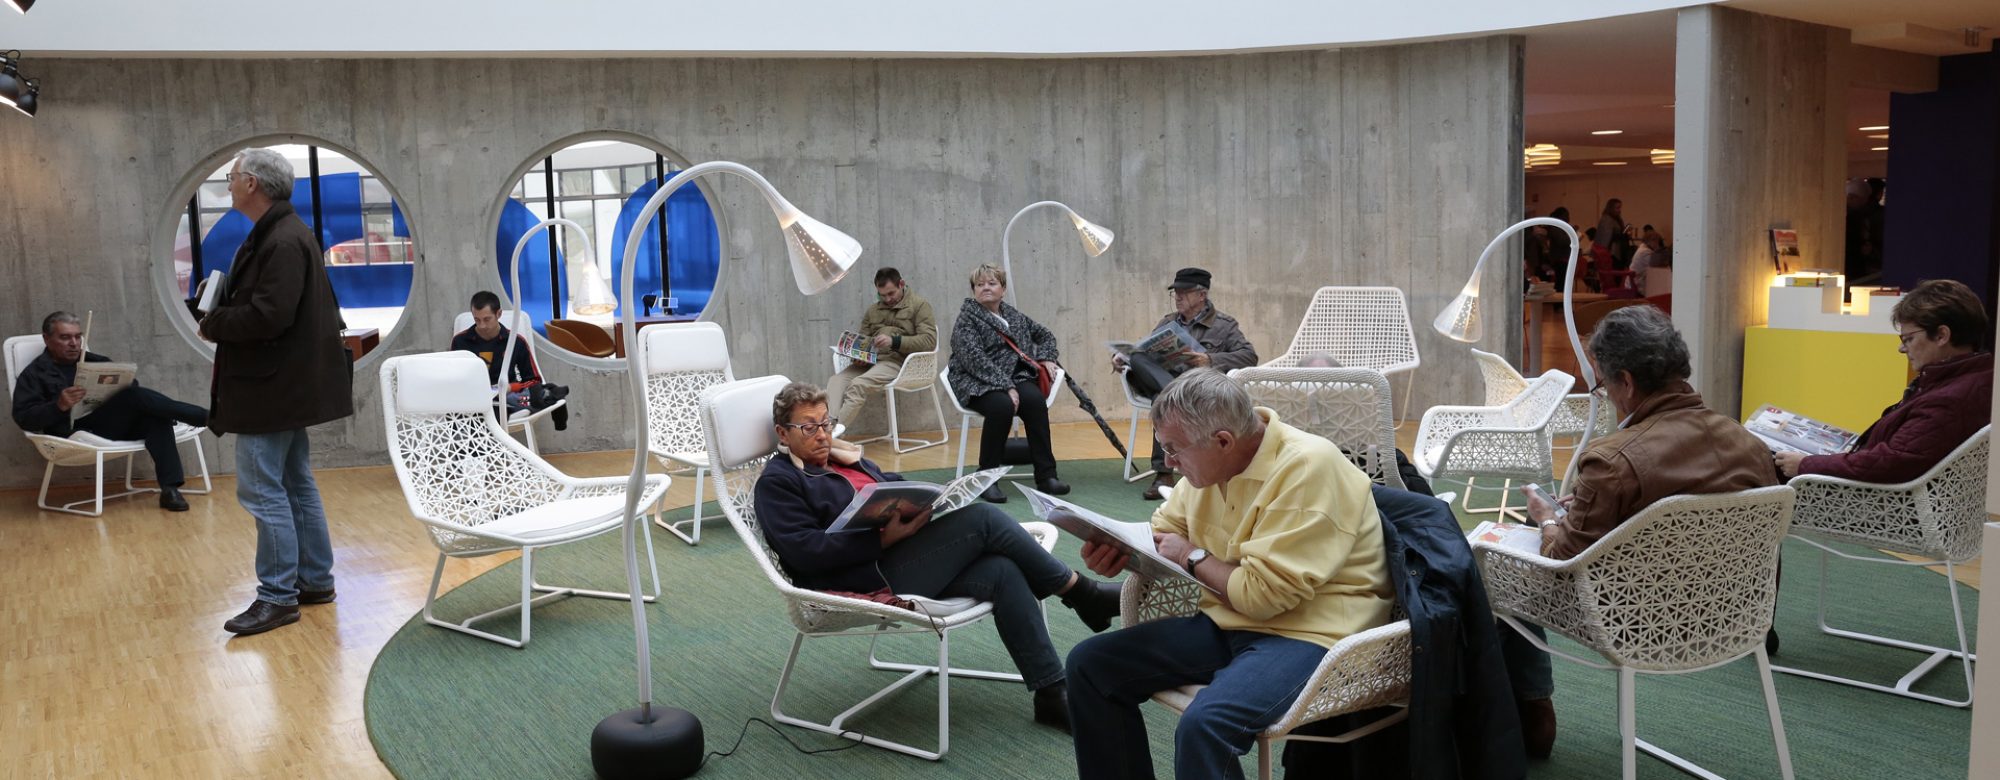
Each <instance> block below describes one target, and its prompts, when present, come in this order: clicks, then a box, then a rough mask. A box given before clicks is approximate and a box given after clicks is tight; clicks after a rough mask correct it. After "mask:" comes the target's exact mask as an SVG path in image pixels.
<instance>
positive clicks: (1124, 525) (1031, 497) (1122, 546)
mask: <svg viewBox="0 0 2000 780" xmlns="http://www.w3.org/2000/svg"><path fill="white" fill-rule="evenodd" d="M1014 487H1017V488H1020V489H1021V494H1022V495H1025V496H1027V497H1028V506H1029V508H1031V509H1033V510H1034V512H1035V517H1038V518H1041V519H1042V520H1045V521H1048V522H1049V523H1051V524H1053V525H1054V526H1055V527H1057V528H1060V529H1062V530H1063V532H1064V533H1067V534H1069V535H1071V536H1074V537H1076V538H1078V539H1082V540H1084V541H1086V542H1096V543H1098V544H1108V545H1111V546H1112V547H1116V548H1118V549H1119V551H1120V552H1123V553H1125V554H1126V555H1127V556H1130V558H1131V561H1130V562H1129V563H1127V564H1126V568H1129V569H1131V570H1132V571H1135V572H1138V573H1139V574H1140V575H1143V576H1146V577H1151V578H1153V579H1183V580H1187V581H1188V582H1192V583H1195V584H1197V585H1200V586H1202V588H1204V589H1207V590H1209V591H1211V592H1212V591H1214V590H1215V589H1214V588H1210V587H1208V584H1207V583H1204V582H1202V581H1201V580H1198V579H1195V578H1194V575H1191V574H1188V572H1187V570H1186V569H1183V568H1181V567H1180V564H1177V563H1174V562H1173V561H1170V560H1167V559H1166V558H1165V557H1164V556H1162V555H1160V553H1159V551H1158V550H1157V549H1155V548H1154V547H1153V527H1152V526H1151V525H1149V524H1146V523H1128V522H1125V521H1122V520H1113V519H1111V518H1109V517H1105V516H1104V515H1101V514H1098V513H1096V512H1092V511H1090V510H1088V509H1085V508H1083V507H1080V506H1077V505H1075V504H1072V503H1070V502H1068V501H1064V500H1062V499H1060V498H1056V497H1055V496H1051V495H1049V494H1047V493H1043V492H1042V491H1039V490H1036V489H1034V488H1031V487H1028V486H1027V485H1015V486H1014Z"/></svg>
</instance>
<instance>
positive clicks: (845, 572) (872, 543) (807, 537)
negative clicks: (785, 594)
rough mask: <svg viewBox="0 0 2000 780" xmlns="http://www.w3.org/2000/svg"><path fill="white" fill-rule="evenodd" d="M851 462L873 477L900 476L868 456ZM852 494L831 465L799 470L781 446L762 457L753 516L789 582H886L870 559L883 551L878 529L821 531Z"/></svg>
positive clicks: (871, 585)
mask: <svg viewBox="0 0 2000 780" xmlns="http://www.w3.org/2000/svg"><path fill="white" fill-rule="evenodd" d="M855 467H856V468H858V469H860V470H861V471H862V473H865V474H867V475H868V476H870V477H873V478H874V479H875V481H877V482H896V481H899V480H901V479H902V478H903V475H901V474H897V473H895V472H892V471H883V470H882V469H880V468H878V467H876V465H875V464H874V463H873V462H872V461H870V460H868V459H867V458H862V459H861V461H860V462H859V463H856V464H855ZM853 500H854V486H853V485H851V484H848V482H847V478H846V477H843V476H841V475H839V474H836V473H834V472H832V471H829V470H827V469H822V468H813V467H811V466H808V467H806V468H805V469H804V470H801V469H800V468H799V467H798V465H797V464H795V463H793V462H792V458H791V456H790V455H787V454H785V453H782V452H780V453H778V454H777V455H775V456H773V457H772V458H771V459H770V460H769V461H766V462H765V463H764V473H763V474H762V475H760V476H758V477H757V522H758V524H760V525H762V526H763V528H764V539H765V541H768V542H770V543H771V549H772V550H774V551H776V552H777V553H778V565H779V566H782V567H784V569H785V573H786V574H788V575H790V576H791V578H792V584H793V585H797V586H799V587H801V588H810V589H813V590H845V591H852V592H855V593H869V592H872V591H876V590H880V589H882V588H886V587H888V586H889V583H888V582H887V581H885V580H883V579H882V573H881V572H880V571H879V570H877V569H876V568H875V559H877V558H880V557H881V556H882V537H881V536H880V535H879V534H869V533H843V534H829V533H827V532H826V527H827V526H828V525H830V524H832V523H833V520H834V518H837V517H839V516H840V513H841V510H844V509H846V508H847V504H848V502H850V501H853Z"/></svg>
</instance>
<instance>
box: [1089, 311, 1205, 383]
mask: <svg viewBox="0 0 2000 780" xmlns="http://www.w3.org/2000/svg"><path fill="white" fill-rule="evenodd" d="M1104 346H1107V347H1110V348H1111V351H1113V352H1116V353H1118V354H1120V355H1123V356H1125V358H1126V359H1127V360H1130V359H1131V358H1132V356H1133V355H1134V354H1140V353H1144V354H1148V355H1152V356H1153V359H1155V360H1158V361H1159V362H1160V367H1161V368H1164V369H1166V370H1167V372H1168V373H1173V374H1178V373H1180V372H1181V371H1182V370H1184V369H1186V368H1187V367H1188V366H1189V365H1190V363H1189V361H1188V356H1187V353H1189V352H1207V351H1208V350H1205V349H1203V348H1202V346H1201V342H1199V341H1196V340H1195V338H1194V334H1193V333H1190V332H1188V329H1187V327H1186V326H1184V325H1182V324H1180V322H1178V321H1176V320H1167V324H1165V325H1161V326H1160V327H1159V329H1158V330H1155V331H1153V332H1152V333H1151V334H1148V335H1147V336H1146V337H1145V338H1143V339H1140V340H1139V342H1138V343H1136V344H1135V343H1132V342H1130V341H1107V342H1104Z"/></svg>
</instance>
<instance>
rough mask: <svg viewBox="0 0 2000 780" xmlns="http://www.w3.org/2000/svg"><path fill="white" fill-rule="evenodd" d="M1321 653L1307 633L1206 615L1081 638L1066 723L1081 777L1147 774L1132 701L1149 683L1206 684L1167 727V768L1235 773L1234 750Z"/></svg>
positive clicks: (1191, 775)
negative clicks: (1240, 626) (1295, 634)
mask: <svg viewBox="0 0 2000 780" xmlns="http://www.w3.org/2000/svg"><path fill="white" fill-rule="evenodd" d="M1324 658H1326V648H1324V647H1320V646H1319V645H1316V644H1313V643H1311V642H1305V641H1301V640H1297V639H1287V638H1285V637H1281V636H1277V635H1274V634H1263V633H1258V632H1255V631H1224V630H1222V629H1220V628H1218V627H1216V625H1215V621H1213V620H1210V619H1209V618H1208V616H1207V615H1193V616H1190V617H1178V618H1166V619H1162V620H1155V621H1152V622H1150V623H1142V624H1140V625H1137V626H1133V627H1131V628H1125V629H1120V630H1118V631H1113V632H1111V633H1108V634H1099V635H1097V636H1094V637H1091V638H1089V639H1086V640H1083V642H1082V643H1080V644H1078V645H1077V646H1076V647H1075V648H1074V649H1072V650H1070V652H1069V670H1068V671H1069V681H1070V683H1069V722H1070V726H1071V728H1072V729H1074V733H1075V737H1076V745H1075V747H1076V770H1077V776H1078V777H1080V778H1082V780H1100V778H1127V777H1131V778H1151V777H1152V776H1153V758H1152V755H1151V753H1150V752H1149V751H1148V750H1147V746H1146V723H1145V719H1144V718H1143V717H1142V716H1141V715H1140V714H1139V705H1140V704H1141V703H1143V702H1145V701H1146V699H1147V698H1149V697H1151V696H1152V695H1153V693H1154V692H1155V691H1162V690H1166V689H1168V688H1178V687H1180V686H1183V685H1204V684H1205V685H1207V686H1208V687H1207V688H1205V689H1203V690H1202V692H1201V694H1200V695H1198V696H1196V697H1195V698H1194V703H1193V704H1191V705H1189V707H1188V710H1187V712H1185V713H1182V715H1181V719H1180V722H1179V724H1178V725H1176V726H1175V727H1174V776H1175V777H1177V778H1182V780H1197V779H1199V780H1214V778H1239V777H1242V776H1243V766H1242V764H1241V763H1239V761H1238V759H1239V758H1240V757H1241V756H1242V755H1243V754H1245V753H1248V752H1250V748H1251V746H1252V745H1253V744H1255V742H1256V739H1257V733H1258V732H1260V731H1263V730H1264V728H1265V727H1266V726H1269V725H1271V724H1272V723H1275V722H1277V720H1278V718H1279V717H1280V716H1282V715H1284V714H1285V710H1287V709H1289V708H1290V707H1291V706H1292V702H1293V701H1295V700H1297V699H1298V697H1299V691H1300V690H1301V689H1303V688H1304V687H1305V684H1306V679H1307V678H1308V677H1311V676H1312V673H1313V670H1314V669H1315V668H1317V667H1318V666H1319V662H1320V661H1321V660H1322V659H1324Z"/></svg>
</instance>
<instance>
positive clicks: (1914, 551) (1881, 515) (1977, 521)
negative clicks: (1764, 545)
mask: <svg viewBox="0 0 2000 780" xmlns="http://www.w3.org/2000/svg"><path fill="white" fill-rule="evenodd" d="M1992 432H1993V426H1991V425H1988V426H1985V427H1983V428H1980V429H1979V430H1978V432H1976V433H1974V434H1973V435H1972V438H1969V439H1966V440H1965V441H1964V442H1963V443H1961V444H1959V445H1958V447H1957V448H1956V449H1953V450H1952V451H1951V454H1949V455H1946V456H1945V458H1944V460H1941V461H1938V464H1937V465H1936V466H1932V467H1931V469H1930V470H1929V471H1927V472H1924V474H1923V475H1922V476H1919V477H1917V478H1916V479H1913V480H1910V481H1909V482H1905V483H1902V484H1898V485H1882V484H1871V483H1867V482H1857V481H1854V480H1848V479H1839V478H1835V477H1823V476H1817V475H1807V476H1802V477H1798V478H1796V479H1794V480H1792V482H1791V484H1792V487H1793V488H1795V489H1797V490H1798V492H1799V504H1798V512H1797V517H1796V519H1795V520H1794V522H1793V529H1792V530H1793V531H1794V532H1795V533H1797V534H1799V535H1801V536H1807V537H1813V538H1818V539H1824V540H1828V541H1836V542H1849V543H1853V544H1860V545H1866V546H1869V547H1874V548H1877V549H1883V550H1891V551H1894V552H1900V553H1907V554H1910V555H1920V556H1924V557H1926V558H1930V559H1934V560H1939V561H1951V562H1952V563H1963V562H1965V561H1969V560H1972V559H1973V558H1976V557H1978V556H1979V552H1980V527H1981V526H1982V525H1983V524H1984V523H1985V522H1986V468H1987V462H1988V460H1989V459H1990V457H1991V455H1990V449H1991V446H1990V440H1991V437H1992Z"/></svg>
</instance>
